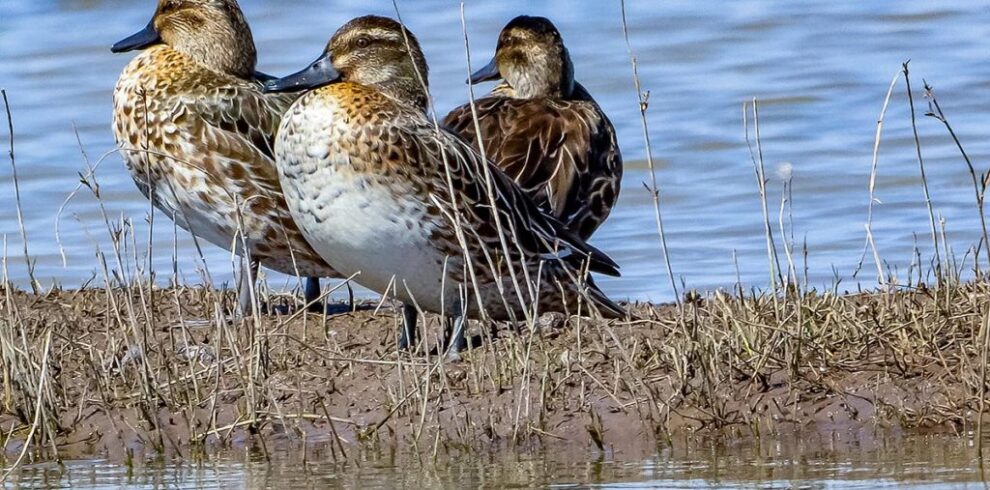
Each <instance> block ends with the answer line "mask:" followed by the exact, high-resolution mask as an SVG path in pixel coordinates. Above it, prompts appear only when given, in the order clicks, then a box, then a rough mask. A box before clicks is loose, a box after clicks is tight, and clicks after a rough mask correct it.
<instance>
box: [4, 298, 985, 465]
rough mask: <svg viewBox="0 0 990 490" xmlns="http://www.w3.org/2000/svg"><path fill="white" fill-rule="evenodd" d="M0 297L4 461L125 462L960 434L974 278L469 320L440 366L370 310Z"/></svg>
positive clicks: (975, 406)
mask: <svg viewBox="0 0 990 490" xmlns="http://www.w3.org/2000/svg"><path fill="white" fill-rule="evenodd" d="M0 292H2V294H0V322H2V323H3V332H2V338H0V347H2V354H3V366H2V369H3V373H2V374H3V379H2V382H3V386H2V393H0V396H2V404H0V429H2V435H0V437H2V438H3V439H2V440H0V443H2V447H3V448H4V450H3V453H4V454H5V456H6V458H7V460H6V463H7V464H11V463H12V462H13V461H15V460H16V458H18V457H19V456H20V455H21V452H22V449H23V448H24V445H23V444H24V441H27V440H31V441H32V444H30V445H29V446H28V448H27V451H24V457H25V458H30V459H29V460H34V461H37V460H50V459H58V458H63V459H64V458H81V457H94V456H95V457H103V458H108V459H110V460H117V461H125V460H132V459H134V458H137V459H141V458H144V457H148V456H151V455H155V454H158V453H162V454H164V455H165V456H166V457H178V458H187V457H190V456H191V455H194V454H202V453H203V452H204V451H205V452H210V451H214V450H221V449H225V448H229V447H232V446H233V447H240V446H250V447H254V448H260V449H261V450H263V451H264V450H267V448H270V447H275V446H278V447H282V446H285V445H289V446H292V445H299V446H306V445H312V444H320V445H323V446H325V447H326V448H327V450H329V451H332V452H333V455H334V458H338V457H339V458H347V457H348V455H349V454H354V453H355V452H356V451H361V450H362V448H367V447H375V448H379V449H382V448H386V449H388V448H392V449H395V450H404V449H413V450H415V451H416V452H418V453H420V454H432V455H434V456H436V455H437V454H438V453H440V452H443V453H444V454H447V453H450V452H459V451H466V452H477V451H489V450H493V449H494V450H498V449H502V448H506V447H513V448H517V449H524V450H525V449H526V448H539V449H540V450H552V451H580V452H584V453H587V452H595V451H602V452H608V453H611V454H631V455H642V454H650V453H652V452H654V451H655V450H656V448H658V447H664V446H669V445H670V443H671V440H672V439H674V438H676V437H680V436H681V435H682V434H712V435H724V436H728V437H751V436H755V437H772V436H774V435H775V434H780V433H785V432H792V431H795V430H801V431H809V430H810V431H853V432H855V431H868V430H875V429H883V430H885V431H890V430H893V431H945V432H951V433H968V432H969V431H974V430H976V423H977V421H978V418H979V417H978V414H979V411H980V408H981V404H980V397H981V395H983V394H985V393H986V390H985V383H984V382H982V381H983V380H985V376H986V366H985V362H984V361H985V349H984V344H985V342H984V340H985V338H984V332H985V325H986V323H987V317H986V312H987V311H990V287H988V285H987V284H986V283H973V284H967V285H959V286H945V287H941V288H938V289H928V288H924V287H922V288H914V289H910V290H897V291H889V292H876V293H871V294H855V295H834V294H821V293H808V294H803V295H800V296H797V295H791V296H787V297H779V296H778V297H774V296H760V297H755V298H754V297H749V298H737V297H731V296H728V295H725V294H722V293H716V294H712V295H709V296H706V297H700V296H697V295H691V296H690V297H689V300H690V301H688V302H686V303H685V304H684V305H682V306H676V305H661V306H657V305H630V309H631V310H633V311H634V312H635V313H636V314H637V315H638V316H639V319H637V320H635V321H631V322H622V321H616V322H603V321H598V320H588V319H577V318H574V319H569V320H567V319H564V318H546V319H544V320H543V321H542V322H541V325H542V328H541V329H540V331H538V332H532V331H530V330H528V329H525V328H522V329H514V328H513V329H510V328H508V327H507V326H504V325H503V326H500V327H499V328H498V329H496V330H494V331H493V332H490V331H489V329H487V328H485V329H481V328H480V325H478V324H474V325H472V328H471V330H469V333H472V334H474V335H475V336H481V337H485V338H484V339H481V340H483V341H482V342H481V343H480V345H479V346H478V347H475V348H474V349H473V350H471V351H470V352H469V353H467V354H466V355H465V356H464V359H463V361H462V362H459V363H444V362H438V357H436V356H428V355H426V354H424V353H423V352H424V351H425V350H426V349H424V351H421V352H420V353H419V354H417V355H410V354H400V353H398V352H397V349H396V343H395V335H394V332H395V329H396V327H397V325H398V322H399V321H400V317H399V316H398V315H397V314H396V312H395V310H394V308H393V307H392V306H391V305H390V304H385V305H381V307H380V308H377V311H376V310H375V309H367V310H365V311H359V312H354V313H348V314H345V315H338V316H333V317H329V318H325V317H322V316H320V315H311V314H297V315H289V316H275V315H271V316H262V317H259V318H257V319H253V320H251V319H249V320H245V321H242V322H237V323H230V322H228V321H227V320H226V319H224V318H222V315H220V314H219V311H221V310H222V308H221V304H223V303H228V304H229V303H232V300H233V298H232V297H230V296H229V295H228V296H226V297H222V298H221V297H220V296H218V293H215V292H212V291H208V290H205V289H168V290H159V289H155V290H154V291H149V290H148V289H147V288H146V287H135V288H133V289H131V290H129V291H125V290H124V289H112V290H104V289H99V290H98V289H91V290H82V291H53V292H50V293H48V294H44V295H34V294H30V293H26V292H22V291H14V290H4V291H0ZM371 306H375V305H366V307H371ZM204 319H212V321H211V320H204ZM429 321H430V326H429V328H430V337H431V339H435V338H436V335H439V333H440V327H439V322H438V320H437V319H436V318H430V320H429ZM430 343H431V344H432V343H433V340H430Z"/></svg>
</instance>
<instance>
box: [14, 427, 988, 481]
mask: <svg viewBox="0 0 990 490" xmlns="http://www.w3.org/2000/svg"><path fill="white" fill-rule="evenodd" d="M351 452H352V454H353V453H354V452H356V451H354V450H352V451H351ZM353 458H355V459H352V460H350V461H349V462H346V463H344V462H334V461H333V460H332V459H330V454H329V451H322V450H320V449H313V448H310V449H309V450H308V451H307V453H306V459H305V461H304V460H303V455H302V453H301V451H297V452H291V453H276V454H273V455H272V458H271V461H270V462H269V461H267V460H266V459H265V458H264V457H263V455H262V454H260V453H250V452H245V453H241V454H233V455H226V456H223V457H218V458H212V459H209V460H206V461H203V462H199V463H178V462H170V463H162V462H150V463H148V464H147V465H143V466H139V467H135V468H134V469H133V470H128V469H127V468H126V467H123V466H120V465H114V464H107V463H105V462H101V461H85V462H70V463H67V464H66V465H65V467H64V468H58V467H57V466H54V465H44V466H32V467H27V468H25V469H23V470H21V471H20V472H19V474H18V475H17V476H16V478H15V479H14V480H12V482H11V483H13V484H14V485H15V488H16V487H17V486H18V485H19V486H20V487H21V488H60V487H62V488H68V487H72V488H112V487H116V486H119V485H123V484H127V485H128V486H129V487H131V488H300V487H303V488H324V487H347V488H407V487H414V488H434V487H446V488H505V487H515V488H527V487H533V488H545V487H549V486H553V487H556V488H575V487H580V488H587V487H589V486H601V487H607V488H842V489H850V488H862V489H867V488H882V487H894V486H897V487H898V488H901V487H908V488H911V487H921V488H927V489H939V488H985V487H984V485H983V484H982V483H977V482H979V481H980V473H979V469H978V467H977V464H976V460H975V451H974V448H973V447H972V445H971V444H969V441H968V440H967V439H964V438H953V437H946V436H925V437H921V436H918V437H891V438H886V437H879V438H873V437H865V438H856V437H850V435H849V434H845V435H843V434H833V435H831V436H822V435H814V436H812V437H810V438H807V439H801V438H795V437H785V438H783V439H781V440H772V441H771V440H767V441H764V442H763V443H760V442H759V441H753V440H748V441H734V442H732V443H719V442H712V441H708V442H697V441H694V442H690V443H683V442H677V441H675V443H674V445H673V448H668V449H664V450H662V451H661V452H659V453H658V454H657V455H656V456H655V457H653V458H652V459H647V460H622V459H621V458H615V457H611V456H601V455H598V456H596V455H595V454H594V453H591V452H590V451H589V452H588V453H587V454H585V455H583V456H580V457H573V458H569V459H562V458H561V457H560V456H554V455H552V454H542V455H537V456H513V455H507V454H504V453H503V454H501V455H499V456H495V455H477V454H474V455H468V456H466V455H463V454H449V453H446V454H445V451H442V450H441V452H440V453H439V457H438V459H437V460H436V461H435V462H434V461H432V459H431V457H430V456H424V458H423V460H422V461H421V460H418V459H417V460H413V461H409V460H406V461H403V460H402V459H401V458H399V457H397V456H394V455H392V456H387V455H382V454H361V455H360V456H357V455H355V456H353Z"/></svg>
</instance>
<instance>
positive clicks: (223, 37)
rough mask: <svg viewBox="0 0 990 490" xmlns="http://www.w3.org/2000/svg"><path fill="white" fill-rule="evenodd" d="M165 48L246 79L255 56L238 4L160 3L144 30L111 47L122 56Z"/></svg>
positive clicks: (227, 0)
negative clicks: (139, 50) (155, 47)
mask: <svg viewBox="0 0 990 490" xmlns="http://www.w3.org/2000/svg"><path fill="white" fill-rule="evenodd" d="M156 44H167V45H168V46H169V47H171V48H172V49H175V50H176V51H179V52H181V53H183V54H185V55H187V56H189V57H191V58H193V59H194V60H196V61H197V62H199V63H202V64H203V65H206V66H208V67H209V68H211V69H214V70H217V71H219V72H222V73H227V74H230V75H236V76H240V77H242V78H249V77H251V76H253V74H254V67H255V64H256V63H257V59H258V55H257V52H256V51H255V47H254V38H253V37H252V36H251V29H250V28H249V27H248V24H247V21H246V20H244V14H243V13H242V12H241V8H240V6H238V5H237V0H159V1H158V8H156V9H155V15H154V17H152V19H151V22H148V25H147V26H145V28H144V29H142V30H141V31H138V32H137V33H135V34H134V35H132V36H130V37H128V38H126V39H123V40H121V41H119V42H117V43H116V44H114V45H113V47H112V48H110V50H111V51H112V52H114V53H122V52H125V51H132V50H135V49H145V48H148V47H151V46H154V45H156Z"/></svg>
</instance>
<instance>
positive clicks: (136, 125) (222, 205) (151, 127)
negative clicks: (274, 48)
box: [113, 0, 338, 277]
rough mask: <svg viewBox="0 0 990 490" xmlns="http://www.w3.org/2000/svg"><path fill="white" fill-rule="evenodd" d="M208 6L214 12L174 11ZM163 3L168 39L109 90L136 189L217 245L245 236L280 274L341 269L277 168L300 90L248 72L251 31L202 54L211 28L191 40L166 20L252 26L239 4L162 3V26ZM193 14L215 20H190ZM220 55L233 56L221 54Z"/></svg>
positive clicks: (329, 273) (204, 0)
mask: <svg viewBox="0 0 990 490" xmlns="http://www.w3.org/2000/svg"><path fill="white" fill-rule="evenodd" d="M203 5H205V6H207V7H210V8H212V9H214V10H210V11H208V12H206V13H205V14H202V15H199V14H197V15H186V16H185V17H182V16H179V17H175V18H171V17H169V16H172V15H179V14H180V13H183V12H185V11H186V10H192V9H195V8H197V7H200V6H203ZM231 6H232V8H235V10H236V14H237V15H236V16H234V18H232V19H226V20H217V19H218V18H219V17H217V16H218V15H221V14H223V13H224V12H227V14H229V13H230V12H229V11H225V10H217V9H218V8H219V9H226V8H231ZM168 8H172V9H173V10H168ZM163 10H164V14H165V18H166V21H164V23H163V24H161V26H160V28H161V29H163V32H162V37H163V38H164V39H165V44H163V45H158V46H153V47H151V48H148V49H146V50H144V51H143V52H141V53H139V54H138V55H137V56H136V57H135V58H134V59H133V60H132V61H131V62H130V64H128V66H127V67H126V68H125V69H124V71H123V72H122V73H121V76H120V78H119V79H118V82H117V86H116V88H115V90H114V96H113V103H114V114H113V117H114V134H115V136H116V140H117V144H118V146H119V147H120V149H121V154H122V156H123V157H124V161H125V163H126V164H127V167H128V169H129V170H130V172H131V175H132V176H133V177H134V181H135V183H136V184H137V186H138V188H139V189H140V190H141V192H142V193H144V194H145V195H146V196H148V197H149V198H151V199H152V200H153V203H154V204H155V206H156V207H157V208H159V209H160V210H162V211H163V212H164V213H165V214H166V215H167V216H169V217H170V218H172V219H174V220H175V221H176V223H177V224H179V226H181V227H182V228H184V229H186V230H188V231H190V232H191V233H193V234H194V235H197V236H198V237H200V238H201V239H204V240H207V241H209V242H211V243H213V244H214V245H217V246H220V247H223V248H225V249H228V250H230V249H232V248H233V249H237V250H239V249H241V248H242V241H243V242H246V243H247V247H248V250H249V252H250V253H251V256H252V258H253V259H257V260H260V261H261V263H262V264H263V265H265V266H267V267H270V268H272V269H275V270H278V271H280V272H283V273H287V274H293V275H295V274H301V275H305V276H310V277H335V276H337V275H338V274H337V273H336V271H334V270H333V269H332V268H331V267H330V266H328V265H327V264H326V263H325V262H324V261H323V259H321V258H320V257H319V256H318V255H317V254H316V253H315V252H314V251H313V250H312V248H311V247H310V246H309V244H308V243H307V242H306V240H305V239H304V238H303V237H302V235H301V234H300V232H299V230H298V227H297V226H296V224H295V222H294V221H293V220H292V218H291V217H290V215H289V212H288V209H287V207H286V204H285V198H284V196H283V195H282V191H281V186H280V184H279V181H278V174H277V172H276V170H275V166H274V159H273V150H272V145H273V138H274V134H275V131H276V130H277V128H278V124H279V121H280V118H281V116H282V114H283V113H284V112H285V110H286V109H287V108H288V107H289V105H290V104H291V103H292V101H293V100H295V98H296V97H295V96H293V95H284V94H283V95H265V94H262V93H261V90H260V83H259V82H258V81H256V80H254V79H253V75H251V74H253V70H254V58H253V57H254V45H253V42H251V41H250V31H240V32H239V33H238V34H237V37H239V39H240V40H239V41H238V40H235V41H234V42H231V43H226V45H227V46H228V47H230V49H231V50H235V49H241V48H243V46H240V45H239V44H238V43H250V49H248V50H246V51H243V50H242V52H240V53H239V54H238V53H234V52H233V51H225V50H224V49H221V47H220V46H219V45H218V47H217V50H216V51H214V52H212V53H207V55H206V56H205V57H204V56H203V54H204V53H205V51H202V50H200V48H199V47H195V46H194V45H196V46H198V44H196V43H203V42H209V41H210V40H211V39H212V38H213V37H212V36H211V35H206V34H204V35H203V37H202V38H198V39H193V40H190V39H187V38H188V37H196V35H198V34H200V33H198V32H192V33H190V32H185V31H181V30H175V31H174V32H173V31H170V30H169V29H172V28H174V29H178V27H176V26H180V24H168V22H177V21H175V19H176V18H177V19H179V20H180V21H181V20H182V19H186V20H185V21H184V22H185V23H183V24H181V27H182V28H183V29H185V28H194V27H197V26H198V27H202V26H203V25H213V26H214V27H215V26H217V25H229V26H233V27H231V28H232V29H234V28H236V29H247V24H246V23H243V17H241V16H240V11H239V9H236V2H233V1H227V0H196V1H191V0H180V1H177V2H165V1H163V2H160V6H159V13H158V15H156V25H159V24H160V23H162V22H163V21H162V20H161V19H160V18H159V17H161V16H162V14H163ZM217 12H220V13H219V14H218V13H217ZM184 15H185V14H184ZM194 17H195V18H196V19H200V20H202V19H206V20H207V21H210V19H213V20H212V22H213V23H212V24H210V23H209V22H207V24H202V25H201V24H194V23H191V21H189V19H192V18H194ZM169 19H171V20H169ZM224 22H226V23H227V24H224ZM221 31H222V30H221ZM224 32H225V31H224ZM223 35H224V36H228V35H230V34H229V33H225V34H223ZM219 44H224V43H219ZM173 45H175V46H178V47H174V46H173ZM223 56H234V57H237V59H234V60H230V61H229V62H225V61H220V57H223ZM240 235H243V236H244V239H243V240H241V239H240V238H239V237H240Z"/></svg>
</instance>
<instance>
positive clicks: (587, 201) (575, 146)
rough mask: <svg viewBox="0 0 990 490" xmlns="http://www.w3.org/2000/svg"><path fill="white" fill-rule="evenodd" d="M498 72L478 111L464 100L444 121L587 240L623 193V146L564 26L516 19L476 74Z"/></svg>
mask: <svg viewBox="0 0 990 490" xmlns="http://www.w3.org/2000/svg"><path fill="white" fill-rule="evenodd" d="M492 80H500V83H499V84H498V85H496V86H495V88H494V89H492V91H491V93H490V94H488V95H487V96H485V97H482V98H480V99H478V100H476V101H474V105H473V108H474V111H472V104H471V103H467V104H464V105H461V106H459V107H457V108H455V109H454V110H452V111H450V113H449V114H447V116H446V117H445V118H444V120H443V124H444V125H446V126H447V127H448V128H450V129H451V130H453V131H454V132H456V133H458V134H460V135H461V136H462V137H464V138H465V139H467V140H468V141H471V142H472V143H474V144H475V145H477V146H478V147H479V150H481V151H483V153H484V155H485V156H486V157H488V158H489V159H491V160H492V161H493V162H495V164H496V165H498V166H499V168H501V169H502V170H503V171H504V172H505V173H507V174H509V175H510V176H511V177H512V178H513V179H515V181H516V182H517V183H518V184H519V185H520V186H521V187H522V188H523V189H524V190H525V191H526V193H527V194H529V196H530V197H532V198H533V200H534V201H536V203H537V204H539V205H540V206H541V207H542V208H543V209H545V210H547V211H548V212H550V213H551V214H553V215H554V216H555V217H556V218H557V219H559V220H561V221H563V222H564V224H565V225H567V226H568V227H569V228H571V230H573V231H574V232H576V233H577V234H578V235H579V236H580V237H581V238H584V239H586V240H587V239H588V238H590V237H591V235H592V234H593V233H594V232H595V230H597V229H598V227H599V226H600V225H601V224H602V223H603V222H604V221H605V219H606V218H608V216H609V214H610V213H611V211H612V207H613V206H614V205H615V203H616V201H617V200H618V197H619V190H620V186H621V181H622V154H621V152H620V150H619V145H618V141H617V138H616V133H615V128H614V127H613V126H612V122H611V121H610V120H609V118H608V116H606V115H605V113H604V112H603V111H602V109H601V107H600V106H599V105H598V103H597V102H595V99H594V98H593V97H592V96H591V94H590V93H589V92H588V90H586V89H585V88H584V86H582V85H581V84H580V83H578V82H576V81H575V80H574V63H573V62H572V61H571V57H570V54H569V52H568V50H567V47H566V46H565V45H564V41H563V38H562V36H561V34H560V31H559V30H558V29H557V27H556V26H555V25H554V24H553V23H552V22H551V21H550V20H549V19H547V18H546V17H535V16H528V15H520V16H518V17H515V18H514V19H512V20H511V21H509V23H508V24H506V25H505V27H504V28H503V29H502V31H501V33H500V34H499V37H498V44H497V47H496V49H495V55H494V56H493V57H492V59H491V61H490V62H489V63H488V64H487V65H485V66H484V67H483V68H481V69H479V70H478V71H476V72H474V73H473V74H472V75H471V77H470V79H469V80H468V81H469V83H471V84H478V83H482V82H486V81H492ZM474 113H477V122H476V121H475V117H474Z"/></svg>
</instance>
